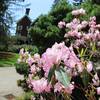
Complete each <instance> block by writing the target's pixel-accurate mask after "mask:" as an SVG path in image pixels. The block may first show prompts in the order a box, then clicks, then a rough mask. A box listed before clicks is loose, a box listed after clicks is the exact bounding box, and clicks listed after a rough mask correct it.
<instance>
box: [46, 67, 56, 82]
mask: <svg viewBox="0 0 100 100" xmlns="http://www.w3.org/2000/svg"><path fill="white" fill-rule="evenodd" d="M55 69H56V66H55V65H54V66H53V67H52V68H51V69H50V71H49V74H48V81H49V82H50V81H51V78H52V76H53V75H54V72H55Z"/></svg>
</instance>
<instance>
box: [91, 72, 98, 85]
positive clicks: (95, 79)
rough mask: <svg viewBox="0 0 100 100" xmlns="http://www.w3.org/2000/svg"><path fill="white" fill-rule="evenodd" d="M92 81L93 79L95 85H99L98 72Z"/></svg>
mask: <svg viewBox="0 0 100 100" xmlns="http://www.w3.org/2000/svg"><path fill="white" fill-rule="evenodd" d="M92 81H93V85H95V86H99V84H100V80H99V77H98V75H97V73H96V74H95V75H94V77H93V79H92Z"/></svg>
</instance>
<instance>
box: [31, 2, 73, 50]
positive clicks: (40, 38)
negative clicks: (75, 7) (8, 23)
mask: <svg viewBox="0 0 100 100" xmlns="http://www.w3.org/2000/svg"><path fill="white" fill-rule="evenodd" d="M71 9H72V8H71V6H70V5H69V4H68V3H67V1H66V0H59V2H58V3H57V4H56V5H53V6H52V8H51V10H50V12H49V13H48V14H47V15H40V16H39V17H38V18H37V19H36V20H35V21H34V22H33V24H32V26H31V28H30V29H29V33H30V35H31V37H32V41H33V44H34V45H37V46H38V47H40V48H41V47H42V48H43V51H44V50H45V49H46V48H47V47H50V46H51V45H53V44H54V43H55V42H60V41H62V40H63V39H64V33H65V30H61V29H59V28H58V22H59V21H61V20H62V21H63V19H64V18H65V17H66V15H67V14H68V13H69V12H70V11H71ZM40 51H41V49H40Z"/></svg>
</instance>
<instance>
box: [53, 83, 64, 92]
mask: <svg viewBox="0 0 100 100" xmlns="http://www.w3.org/2000/svg"><path fill="white" fill-rule="evenodd" d="M63 88H64V86H63V85H62V84H61V83H60V82H57V83H56V84H55V85H54V92H57V91H58V92H61V91H62V89H63Z"/></svg>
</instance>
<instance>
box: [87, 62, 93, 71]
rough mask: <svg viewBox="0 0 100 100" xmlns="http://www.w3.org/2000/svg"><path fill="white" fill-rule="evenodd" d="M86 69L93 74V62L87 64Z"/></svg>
mask: <svg viewBox="0 0 100 100" xmlns="http://www.w3.org/2000/svg"><path fill="white" fill-rule="evenodd" d="M86 69H87V71H88V72H91V71H92V70H93V64H92V62H91V61H89V62H88V63H87V67H86Z"/></svg>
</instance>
